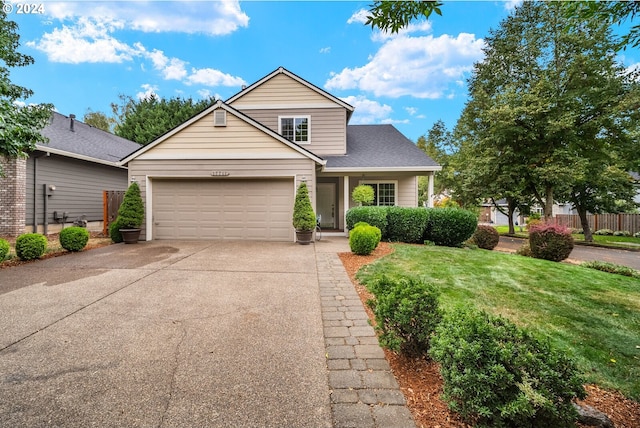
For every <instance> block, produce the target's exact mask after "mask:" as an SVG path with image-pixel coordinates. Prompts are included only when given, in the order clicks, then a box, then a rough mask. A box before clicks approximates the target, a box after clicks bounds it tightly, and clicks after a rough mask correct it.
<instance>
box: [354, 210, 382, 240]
mask: <svg viewBox="0 0 640 428" xmlns="http://www.w3.org/2000/svg"><path fill="white" fill-rule="evenodd" d="M361 221H363V222H365V223H367V224H370V225H371V226H375V227H377V228H378V229H380V232H381V233H382V239H385V240H386V239H387V207H366V206H365V207H353V208H350V209H349V210H348V211H347V214H346V222H347V229H353V228H354V226H355V224H356V223H359V222H361Z"/></svg>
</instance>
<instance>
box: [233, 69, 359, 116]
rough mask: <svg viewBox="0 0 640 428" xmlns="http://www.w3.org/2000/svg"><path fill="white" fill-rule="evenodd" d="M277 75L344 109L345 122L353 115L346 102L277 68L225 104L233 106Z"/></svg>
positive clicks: (351, 108)
mask: <svg viewBox="0 0 640 428" xmlns="http://www.w3.org/2000/svg"><path fill="white" fill-rule="evenodd" d="M279 74H284V75H286V76H288V77H290V78H291V79H293V80H295V81H296V82H298V83H300V84H302V85H304V86H306V87H307V88H309V89H311V90H312V91H314V92H316V93H318V94H320V95H322V96H324V97H326V98H328V99H330V100H331V101H333V102H335V103H336V104H338V105H340V106H341V107H344V108H345V109H346V110H347V122H348V121H349V117H351V113H353V110H354V107H353V106H352V105H350V104H348V103H346V102H344V101H343V100H341V99H340V98H338V97H336V96H333V95H331V94H330V93H329V92H327V91H325V90H323V89H321V88H319V87H317V86H316V85H314V84H313V83H310V82H308V81H306V80H304V79H303V78H302V77H300V76H298V75H296V74H294V73H292V72H290V71H289V70H287V69H286V68H284V67H279V68H278V69H276V70H274V71H272V72H271V73H269V74H267V75H266V76H265V77H263V78H262V79H260V80H258V81H257V82H255V83H253V84H251V85H249V86H247V87H246V88H244V89H242V90H241V91H240V92H238V93H237V94H235V95H233V96H231V97H230V98H229V99H227V101H226V103H227V104H233V102H234V101H237V100H238V99H240V98H242V97H243V96H244V95H246V94H247V93H249V92H251V91H252V90H254V89H255V88H257V87H258V86H261V85H262V84H264V83H265V82H268V81H269V80H271V79H273V78H274V77H275V76H277V75H279Z"/></svg>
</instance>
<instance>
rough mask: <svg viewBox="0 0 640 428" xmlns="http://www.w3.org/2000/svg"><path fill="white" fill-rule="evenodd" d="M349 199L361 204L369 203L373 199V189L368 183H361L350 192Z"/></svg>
mask: <svg viewBox="0 0 640 428" xmlns="http://www.w3.org/2000/svg"><path fill="white" fill-rule="evenodd" d="M351 199H353V201H354V202H356V203H357V204H360V205H361V206H362V205H371V204H372V203H373V200H374V199H375V194H374V191H373V187H371V186H369V185H368V184H361V185H359V186H356V187H355V188H354V189H353V192H351Z"/></svg>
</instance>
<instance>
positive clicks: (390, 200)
mask: <svg viewBox="0 0 640 428" xmlns="http://www.w3.org/2000/svg"><path fill="white" fill-rule="evenodd" d="M360 184H366V185H367V186H371V187H373V205H377V206H394V205H397V201H396V193H397V192H396V188H397V186H398V182H397V181H360Z"/></svg>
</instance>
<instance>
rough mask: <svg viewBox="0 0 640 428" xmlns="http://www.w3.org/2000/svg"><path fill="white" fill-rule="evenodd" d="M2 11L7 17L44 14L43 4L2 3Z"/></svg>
mask: <svg viewBox="0 0 640 428" xmlns="http://www.w3.org/2000/svg"><path fill="white" fill-rule="evenodd" d="M2 11H3V12H4V13H6V14H7V15H9V14H11V13H15V14H16V15H42V14H44V12H45V9H44V3H10V2H7V1H3V2H2Z"/></svg>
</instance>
